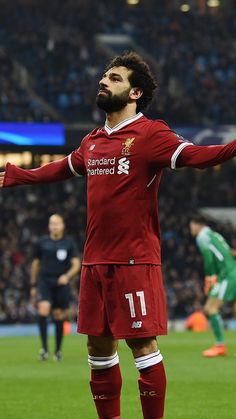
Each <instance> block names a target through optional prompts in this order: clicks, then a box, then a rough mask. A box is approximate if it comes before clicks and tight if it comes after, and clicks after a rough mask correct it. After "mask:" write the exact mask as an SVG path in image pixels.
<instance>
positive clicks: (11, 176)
mask: <svg viewBox="0 0 236 419" xmlns="http://www.w3.org/2000/svg"><path fill="white" fill-rule="evenodd" d="M71 177H74V174H73V173H72V171H71V169H70V166H69V163H68V157H65V158H64V159H61V160H57V161H54V162H52V163H48V164H46V165H45V166H42V167H39V168H37V169H21V168H20V167H17V166H15V165H14V164H11V163H7V165H6V170H5V171H4V172H0V187H9V186H17V185H26V184H29V185H32V184H34V183H49V182H58V181H60V180H65V179H69V178H71Z"/></svg>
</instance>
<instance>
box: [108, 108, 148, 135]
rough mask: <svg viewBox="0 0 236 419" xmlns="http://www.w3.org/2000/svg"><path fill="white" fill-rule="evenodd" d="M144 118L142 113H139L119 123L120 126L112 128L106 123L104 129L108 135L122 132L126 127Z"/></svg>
mask: <svg viewBox="0 0 236 419" xmlns="http://www.w3.org/2000/svg"><path fill="white" fill-rule="evenodd" d="M142 116H143V114H142V112H139V113H137V114H136V115H135V116H132V117H131V118H127V119H124V121H121V122H119V124H117V125H115V126H114V127H113V128H110V127H109V126H108V125H107V124H106V123H105V125H104V129H105V131H106V132H107V134H109V135H110V134H112V133H113V132H115V131H118V130H120V129H121V128H123V127H125V126H126V125H129V124H131V123H132V122H134V121H137V119H139V118H141V117H142Z"/></svg>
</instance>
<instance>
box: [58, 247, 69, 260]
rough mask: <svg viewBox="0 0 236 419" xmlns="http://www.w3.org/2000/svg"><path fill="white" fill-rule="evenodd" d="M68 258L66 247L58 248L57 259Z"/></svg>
mask: <svg viewBox="0 0 236 419" xmlns="http://www.w3.org/2000/svg"><path fill="white" fill-rule="evenodd" d="M66 258H67V250H66V249H58V250H57V259H58V260H65V259H66Z"/></svg>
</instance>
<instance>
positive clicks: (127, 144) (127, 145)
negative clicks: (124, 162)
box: [121, 137, 135, 156]
mask: <svg viewBox="0 0 236 419" xmlns="http://www.w3.org/2000/svg"><path fill="white" fill-rule="evenodd" d="M134 140H135V137H133V138H127V140H125V142H124V143H122V145H123V146H124V147H123V148H122V150H121V154H122V155H123V156H129V155H130V149H131V147H132V146H133V145H134Z"/></svg>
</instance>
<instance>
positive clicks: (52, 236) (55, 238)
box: [50, 233, 63, 240]
mask: <svg viewBox="0 0 236 419" xmlns="http://www.w3.org/2000/svg"><path fill="white" fill-rule="evenodd" d="M50 237H51V239H52V240H60V239H61V238H62V237H63V233H62V234H61V233H60V234H50Z"/></svg>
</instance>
